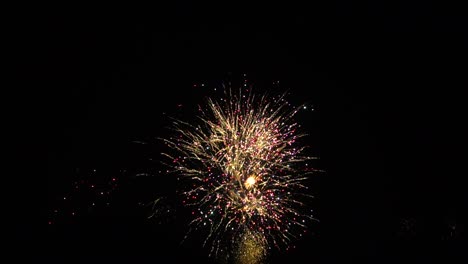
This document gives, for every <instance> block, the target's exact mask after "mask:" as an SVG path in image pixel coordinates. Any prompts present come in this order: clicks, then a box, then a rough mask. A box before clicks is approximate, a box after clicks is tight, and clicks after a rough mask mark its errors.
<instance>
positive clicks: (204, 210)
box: [163, 89, 314, 263]
mask: <svg viewBox="0 0 468 264" xmlns="http://www.w3.org/2000/svg"><path fill="white" fill-rule="evenodd" d="M207 103H208V104H207V108H206V109H203V108H200V115H199V116H198V122H194V123H187V122H183V121H180V120H175V121H174V126H173V128H174V130H175V132H176V135H177V136H175V137H173V138H169V139H164V142H165V143H166V144H167V145H168V146H169V147H170V149H172V150H173V151H172V154H169V153H164V154H163V155H165V156H166V157H168V158H169V159H170V162H169V163H168V165H169V166H170V168H171V170H170V171H171V172H173V173H176V175H178V176H180V180H181V181H182V182H183V184H182V186H185V187H186V188H185V189H184V190H183V192H182V193H183V197H184V199H183V203H184V205H187V206H191V207H192V208H193V209H192V216H193V219H192V221H191V223H190V226H191V230H194V229H205V230H207V233H206V234H207V235H206V239H205V244H207V243H208V244H209V245H210V247H211V251H210V252H211V253H210V255H211V254H214V255H218V254H219V253H220V252H224V253H226V254H232V255H233V257H231V259H234V260H236V261H237V262H239V263H259V262H261V261H262V259H264V257H265V256H266V255H267V252H268V249H271V248H272V247H277V248H284V247H287V246H288V245H289V244H290V241H291V239H293V238H295V237H297V236H302V233H303V232H305V227H306V226H305V224H306V222H307V220H309V219H312V216H311V215H310V213H304V212H305V210H304V207H305V203H306V202H305V201H306V200H307V199H308V198H309V197H310V195H308V194H307V191H306V189H307V187H306V186H305V184H304V180H305V179H306V178H307V175H308V174H310V173H312V172H313V171H314V170H313V169H311V168H309V167H307V161H308V160H310V159H312V157H308V156H304V155H303V154H302V153H303V151H304V149H305V147H304V146H301V145H299V144H298V142H297V141H298V139H300V138H301V137H303V136H304V134H299V133H298V132H297V130H298V128H299V125H298V124H297V123H295V122H294V121H293V117H294V115H295V114H296V113H297V112H298V111H299V109H300V108H291V107H290V105H289V104H288V103H287V102H286V100H285V99H284V96H279V97H277V98H269V97H268V96H267V95H263V96H258V97H257V96H255V95H254V94H252V93H251V92H244V93H242V92H241V90H239V92H236V93H235V94H234V93H232V91H231V90H230V89H229V90H227V91H226V92H225V96H224V98H222V99H221V100H219V101H215V100H212V99H208V102H207ZM187 187H188V188H187Z"/></svg>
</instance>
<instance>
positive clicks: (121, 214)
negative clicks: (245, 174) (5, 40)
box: [11, 0, 468, 263]
mask: <svg viewBox="0 0 468 264" xmlns="http://www.w3.org/2000/svg"><path fill="white" fill-rule="evenodd" d="M315 2H317V1H315ZM315 2H313V3H308V4H305V3H301V4H299V3H293V2H289V1H288V4H284V3H283V4H275V3H272V2H265V3H263V4H255V5H254V4H251V3H241V2H238V1H232V2H230V3H228V2H226V3H223V4H220V3H197V2H195V1H194V2H184V1H175V2H174V3H171V4H165V5H159V4H156V3H153V5H148V6H138V7H136V6H119V7H117V8H116V7H115V6H108V7H107V6H106V7H93V6H90V7H84V8H83V7H79V6H76V7H75V6H70V7H68V6H67V7H57V6H50V7H43V6H42V7H41V9H37V10H33V11H32V12H30V13H29V12H28V13H24V14H23V13H22V14H21V15H20V16H18V17H17V18H16V19H14V20H12V21H14V23H13V24H14V26H15V27H14V30H13V31H14V33H15V37H14V38H13V39H14V40H17V41H16V42H15V50H17V51H18V52H15V53H14V54H15V56H16V61H15V69H17V70H18V72H17V73H18V74H17V75H16V76H17V79H16V82H15V86H14V90H13V95H14V96H15V98H18V99H19V104H15V105H16V108H14V111H13V114H14V115H11V116H12V117H13V121H14V126H15V127H16V128H19V129H18V132H17V133H16V136H18V137H19V140H18V141H16V142H18V143H15V144H16V145H15V150H16V151H17V152H15V153H18V154H21V155H25V156H26V157H27V159H22V161H21V162H20V163H19V164H18V166H20V167H21V168H23V169H21V170H20V171H24V172H26V171H27V172H28V173H25V174H26V175H25V176H24V177H19V176H18V178H19V180H18V181H19V183H18V187H19V188H18V189H20V190H21V193H22V194H20V195H16V196H15V197H18V196H23V198H25V197H27V198H28V199H26V198H25V199H24V200H25V201H26V202H20V203H19V204H21V205H20V206H17V207H16V210H15V215H17V216H19V217H18V218H19V220H17V221H15V225H14V226H15V229H14V230H15V239H14V243H13V245H14V246H18V247H17V248H18V249H20V250H19V251H18V252H19V255H17V256H21V257H24V258H25V259H28V260H29V259H30V260H34V261H36V262H37V261H44V262H46V261H47V262H48V263H179V262H188V261H190V262H195V263H207V262H209V261H211V260H210V259H208V258H207V257H206V252H205V251H204V250H203V249H201V246H200V245H198V244H196V243H195V242H188V243H187V244H183V245H179V242H180V237H181V234H183V232H184V231H185V228H186V226H184V225H183V223H182V222H183V221H182V220H175V221H170V222H169V223H168V224H165V225H162V226H161V225H156V224H155V223H154V222H152V221H149V220H147V219H146V214H147V211H145V210H143V209H141V207H139V206H137V204H138V202H141V201H143V202H147V201H149V200H150V199H151V198H152V197H153V196H155V195H157V194H158V192H164V190H166V191H167V190H170V189H171V188H170V186H171V185H167V184H170V183H167V182H165V183H162V182H161V181H160V180H157V179H143V180H142V179H137V178H136V177H131V175H132V173H133V174H136V173H139V172H142V171H145V169H148V168H151V169H154V167H151V166H152V165H148V163H147V161H146V159H147V158H148V156H151V155H154V156H153V158H155V159H158V153H159V152H161V148H160V146H158V145H157V144H155V145H151V144H150V145H142V146H141V145H138V144H133V143H132V142H133V141H148V140H149V139H150V138H154V137H158V136H163V135H165V134H164V133H167V132H165V130H164V128H163V126H164V125H166V120H165V118H164V115H162V113H163V112H166V113H171V112H174V111H178V110H177V105H179V104H181V105H182V107H183V108H184V110H185V108H186V109H188V111H190V107H192V106H194V105H196V104H198V103H200V102H203V96H204V95H205V94H206V91H205V90H204V89H205V88H202V87H200V86H197V87H194V86H193V84H200V83H210V82H217V81H218V82H219V81H223V80H226V79H234V80H236V78H237V79H240V78H241V76H242V74H244V73H245V74H247V78H248V79H249V80H251V81H252V83H253V84H254V86H255V85H256V84H257V85H258V86H259V87H263V89H268V84H269V83H271V82H272V81H275V80H279V81H280V82H281V87H282V88H284V89H287V90H289V91H290V93H291V96H290V99H291V101H293V102H294V103H302V102H308V103H311V104H313V105H314V107H315V109H316V110H315V111H314V112H313V113H310V114H307V115H304V116H301V117H300V120H298V121H300V122H301V123H302V124H303V125H304V128H305V130H306V131H307V130H308V131H310V133H311V135H312V137H310V142H309V143H310V144H311V145H313V146H314V147H315V150H316V151H317V154H318V155H319V156H320V158H321V159H320V162H319V163H318V164H319V167H320V168H321V169H324V170H325V171H326V173H324V174H320V175H317V176H315V177H316V178H314V180H313V181H314V184H315V185H314V188H313V192H314V194H315V196H316V198H315V200H314V206H315V208H316V210H315V216H316V217H317V218H318V219H319V220H320V222H319V223H316V224H315V225H313V226H312V227H311V233H310V234H309V235H308V236H307V237H306V238H305V239H302V240H300V241H298V242H297V243H296V246H297V247H296V249H294V250H292V251H289V252H281V253H277V252H274V253H273V255H272V257H271V258H270V261H271V262H272V263H286V262H287V263H345V262H346V263H350V262H351V263H358V262H359V263H362V262H365V263H462V262H463V259H466V258H465V254H466V253H464V252H463V249H464V248H466V247H464V236H465V235H466V224H465V222H466V221H467V219H466V218H467V217H466V211H467V210H466V209H467V204H466V202H465V200H466V198H467V197H466V193H465V189H466V185H464V184H463V183H464V179H463V178H464V177H466V175H467V173H466V169H465V166H464V165H465V160H466V148H465V144H466V135H467V132H468V131H467V129H466V115H465V114H464V112H465V111H466V97H465V96H464V89H466V87H467V84H468V81H467V78H466V77H467V75H466V54H465V53H466V48H467V41H468V36H467V31H466V22H467V21H466V20H467V19H466V15H465V14H464V12H463V9H462V8H460V7H459V6H456V5H454V4H450V3H445V4H438V3H435V2H431V1H415V0H411V1H372V2H371V1H366V3H358V2H357V1H323V2H326V3H315ZM43 9H44V10H45V11H44V12H43V11H42V10H43ZM39 10H40V11H39ZM54 10H61V11H54ZM206 89H207V88H206ZM30 160H31V161H30ZM93 169H97V170H98V171H99V172H101V171H103V172H102V173H101V174H98V175H96V177H109V175H117V176H118V177H120V178H119V180H120V181H121V184H120V186H119V189H118V191H116V192H115V193H113V194H112V196H111V198H110V199H111V200H112V203H111V205H110V206H108V207H99V208H96V209H94V210H91V211H86V210H85V209H83V208H86V207H87V203H88V202H89V199H91V198H89V197H86V196H85V197H84V198H83V199H84V200H83V201H80V200H79V199H78V201H76V202H75V204H73V205H70V204H65V203H60V202H59V201H60V198H61V197H62V196H63V195H64V194H65V195H66V194H67V192H68V191H69V189H70V186H71V185H72V182H73V181H74V177H76V171H77V170H81V171H84V173H83V174H86V173H87V171H92V170H93ZM121 169H127V170H128V172H127V173H126V174H125V175H123V176H122V173H120V172H121ZM29 170H31V172H29ZM41 171H45V172H46V174H45V175H46V176H45V177H43V176H42V174H41V173H40V172H41ZM119 173H120V174H119ZM119 175H120V176H119ZM44 183H45V187H38V186H42V185H44ZM161 184H164V185H163V186H161ZM39 188H40V190H38V189H39ZM44 190H45V191H44ZM169 192H170V191H169ZM36 193H40V195H39V196H38V195H36ZM44 193H46V194H47V195H44ZM44 196H46V199H39V197H44ZM14 199H17V200H19V198H14ZM86 199H88V200H86ZM54 208H60V210H61V211H63V212H65V213H64V214H67V212H70V211H73V210H75V208H81V211H80V212H81V213H80V214H79V215H78V216H76V217H65V216H62V217H60V218H59V219H55V218H54V219H53V224H49V221H50V219H51V216H50V214H51V211H52V210H53V209H54ZM34 216H40V217H39V218H41V220H40V221H35V220H32V219H33V218H35V217H34Z"/></svg>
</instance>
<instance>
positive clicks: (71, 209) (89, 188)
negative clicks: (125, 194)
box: [48, 169, 122, 225]
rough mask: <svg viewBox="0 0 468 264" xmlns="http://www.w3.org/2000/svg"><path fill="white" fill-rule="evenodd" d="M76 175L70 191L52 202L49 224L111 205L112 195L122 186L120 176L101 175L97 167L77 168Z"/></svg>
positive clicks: (65, 220)
mask: <svg viewBox="0 0 468 264" xmlns="http://www.w3.org/2000/svg"><path fill="white" fill-rule="evenodd" d="M121 173H122V172H121ZM74 176H75V179H74V181H73V182H72V184H71V186H70V188H68V191H67V192H65V194H64V195H62V196H59V197H56V198H55V199H54V200H55V201H53V202H52V206H53V207H52V208H51V209H50V210H51V212H50V214H49V220H48V224H49V225H53V224H56V223H59V222H67V221H69V220H70V219H72V218H75V217H79V216H81V215H86V214H88V213H89V212H90V211H92V210H94V209H96V208H102V207H108V206H110V204H111V200H112V195H113V194H114V193H115V192H116V191H117V190H118V189H119V186H120V179H119V177H116V176H108V175H106V176H103V175H100V174H99V171H97V170H96V169H89V170H85V169H81V170H78V169H77V171H76V173H75V175H74Z"/></svg>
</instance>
